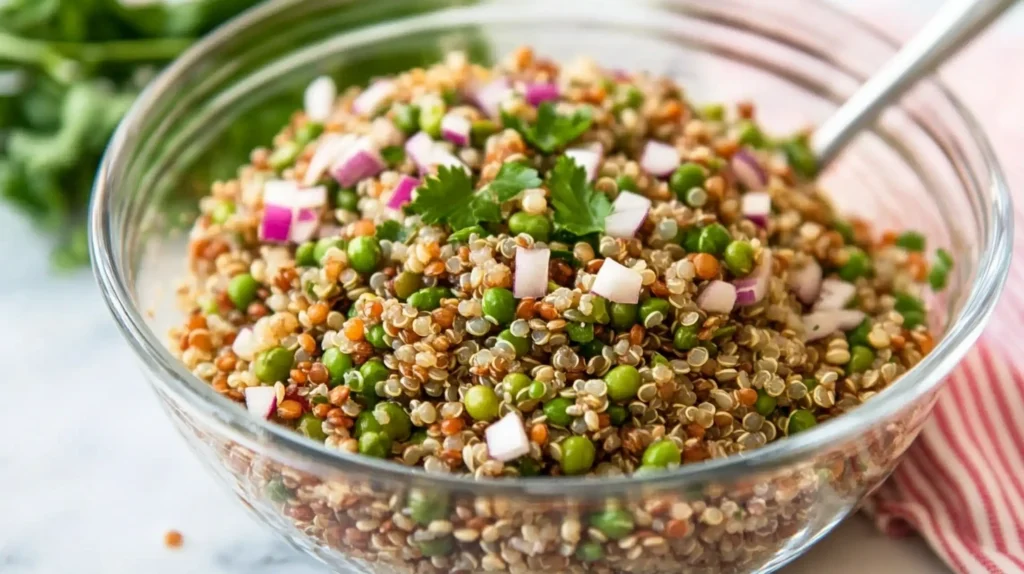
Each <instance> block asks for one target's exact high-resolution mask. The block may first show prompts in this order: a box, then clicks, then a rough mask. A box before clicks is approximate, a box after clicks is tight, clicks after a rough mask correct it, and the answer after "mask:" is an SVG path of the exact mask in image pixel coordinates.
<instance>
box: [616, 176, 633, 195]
mask: <svg viewBox="0 0 1024 574" xmlns="http://www.w3.org/2000/svg"><path fill="white" fill-rule="evenodd" d="M615 187H617V188H619V191H633V192H635V191H636V190H637V189H638V188H637V186H636V180H635V179H633V177H632V176H629V175H626V174H622V175H620V176H619V177H616V178H615Z"/></svg>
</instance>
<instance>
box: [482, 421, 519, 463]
mask: <svg viewBox="0 0 1024 574" xmlns="http://www.w3.org/2000/svg"><path fill="white" fill-rule="evenodd" d="M484 434H485V435H486V437H487V454H489V455H490V456H491V458H493V459H496V460H500V461H504V462H507V461H510V460H514V459H517V458H519V457H521V456H523V455H524V454H528V453H529V452H530V439H529V438H527V436H526V429H525V428H523V419H521V418H519V414H518V413H516V412H514V411H513V412H510V413H508V414H507V415H505V416H503V417H501V420H499V421H498V422H496V423H493V424H491V425H490V426H488V427H487V429H486V430H485V431H484Z"/></svg>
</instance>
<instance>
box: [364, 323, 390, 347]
mask: <svg viewBox="0 0 1024 574" xmlns="http://www.w3.org/2000/svg"><path fill="white" fill-rule="evenodd" d="M366 340H367V342H369V343H370V344H371V345H373V348H374V349H390V348H391V345H389V344H388V340H387V337H386V336H385V334H384V325H381V324H380V323H377V324H376V325H374V326H372V327H370V328H369V329H367V331H366Z"/></svg>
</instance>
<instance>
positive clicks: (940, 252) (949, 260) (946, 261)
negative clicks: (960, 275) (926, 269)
mask: <svg viewBox="0 0 1024 574" xmlns="http://www.w3.org/2000/svg"><path fill="white" fill-rule="evenodd" d="M935 259H936V261H935V264H936V265H942V266H943V267H945V268H946V269H947V270H949V269H952V268H953V255H952V254H951V253H950V252H949V251H946V250H945V249H942V248H939V249H936V250H935Z"/></svg>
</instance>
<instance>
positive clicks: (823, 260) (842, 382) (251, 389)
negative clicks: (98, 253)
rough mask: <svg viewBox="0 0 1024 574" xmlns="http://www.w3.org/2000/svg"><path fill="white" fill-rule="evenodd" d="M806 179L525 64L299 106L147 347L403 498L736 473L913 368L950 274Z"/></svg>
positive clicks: (800, 165)
mask: <svg viewBox="0 0 1024 574" xmlns="http://www.w3.org/2000/svg"><path fill="white" fill-rule="evenodd" d="M814 172H815V165H814V161H813V156H812V154H811V153H810V151H809V150H808V147H807V138H806V136H805V135H796V136H793V137H788V138H782V139H774V138H771V137H769V136H768V135H766V134H764V133H762V131H761V130H760V129H759V128H758V124H757V117H756V112H755V109H754V107H753V106H752V105H750V104H746V103H742V104H739V105H736V106H735V107H731V108H727V107H724V106H721V105H708V106H697V105H695V104H694V103H693V102H691V101H690V100H689V99H688V98H687V94H686V93H685V91H684V89H683V87H681V86H679V85H677V84H675V83H673V82H672V81H670V80H668V79H665V78H660V77H655V76H652V75H648V74H644V73H625V72H622V71H618V70H607V69H602V68H600V67H598V66H597V65H596V64H594V63H593V62H589V61H586V60H583V61H580V62H578V63H575V64H573V65H571V66H566V67H560V66H559V65H557V64H556V63H554V62H552V61H549V60H544V59H541V58H538V57H535V56H534V55H533V54H532V52H531V51H530V50H529V49H525V48H524V49H520V50H518V51H516V52H515V53H514V54H513V55H512V56H511V57H510V58H509V59H508V61H506V62H504V63H503V64H501V65H500V66H497V67H495V68H493V69H489V68H484V67H480V66H476V65H472V64H469V63H468V62H467V61H466V59H465V57H464V56H462V55H461V54H457V53H456V54H451V55H450V56H449V57H448V58H447V59H446V61H445V62H443V63H441V64H438V65H436V66H434V67H431V68H429V69H426V70H423V69H416V70H411V71H408V72H405V73H402V74H399V75H397V76H394V77H391V78H381V79H378V80H376V81H375V82H374V83H372V84H371V86H369V87H368V88H366V89H362V90H361V89H357V88H353V89H350V90H348V91H346V92H344V93H342V94H340V95H337V94H336V92H335V89H334V85H333V84H332V83H331V82H330V80H328V79H326V78H323V79H320V80H317V81H316V82H314V84H312V85H311V86H310V88H309V90H308V91H307V94H306V101H305V109H304V110H302V111H298V112H296V113H295V114H294V116H293V118H292V120H291V122H290V123H289V125H287V126H285V127H284V128H283V129H282V131H281V132H280V133H279V134H278V136H277V137H276V138H275V139H274V141H273V144H272V146H270V147H269V148H260V149H256V150H254V151H253V152H252V154H251V157H250V162H249V163H248V164H247V165H244V166H242V167H241V168H240V170H239V172H238V177H237V179H233V180H230V181H225V182H218V183H216V184H214V185H213V187H212V190H211V193H210V195H209V196H208V197H206V198H204V199H203V200H202V201H201V204H200V207H201V211H202V214H201V215H200V216H199V218H198V219H197V221H196V223H195V226H194V227H193V229H192V233H191V236H190V247H189V270H190V276H189V277H188V279H187V281H186V282H185V283H184V285H183V286H182V287H181V289H180V290H179V295H180V300H181V302H182V303H183V305H184V307H185V309H186V310H187V313H188V317H187V319H186V320H185V322H184V325H183V326H181V327H179V328H176V329H174V330H173V331H172V333H171V335H172V339H171V345H172V347H173V349H174V351H175V352H176V353H177V354H178V355H179V356H180V358H181V360H182V361H183V362H184V363H185V364H186V366H187V367H188V368H189V369H190V370H192V372H193V373H194V374H195V375H196V376H198V377H200V378H202V379H203V380H205V381H207V382H209V383H210V385H212V386H213V388H214V389H215V390H216V391H217V392H219V393H220V394H222V395H224V396H226V397H228V398H230V399H232V400H234V401H237V402H239V403H242V404H246V403H247V406H248V407H249V408H250V410H252V411H253V412H254V413H255V414H256V415H259V416H266V417H267V418H268V419H270V420H272V421H273V422H274V423H276V424H280V425H284V426H287V427H289V428H292V429H294V430H295V431H296V432H300V433H302V434H304V435H306V436H308V437H309V438H310V439H312V440H316V441H320V442H322V443H324V444H325V445H326V446H327V447H329V448H333V449H339V450H345V451H349V452H353V453H361V454H362V455H365V456H373V457H380V458H386V459H389V460H391V461H394V462H395V463H396V464H402V465H407V466H420V467H422V468H423V469H424V470H426V471H427V472H451V473H466V474H472V475H474V476H475V477H478V478H487V477H500V476H535V475H541V476H559V475H587V474H591V475H611V474H620V473H627V474H628V473H634V472H656V471H659V470H664V469H671V468H674V467H676V466H678V465H685V464H697V463H699V462H700V461H703V460H707V459H711V458H721V457H726V456H733V455H742V453H743V452H745V451H748V450H751V449H755V448H758V447H761V446H764V445H765V444H767V443H770V442H773V441H776V440H782V439H784V438H785V437H786V436H788V435H791V434H794V433H798V432H802V431H806V430H807V429H809V428H811V427H814V426H815V425H816V424H820V423H822V422H824V421H826V420H828V419H830V418H832V417H835V416H839V415H841V414H842V413H844V412H846V411H848V410H850V409H852V408H855V407H857V406H858V405H860V404H861V403H862V402H864V401H865V400H867V399H869V398H871V397H873V396H874V395H875V394H877V393H879V392H880V391H882V390H884V389H885V388H886V387H887V386H889V385H890V384H892V383H893V382H894V381H895V380H896V379H897V378H899V377H900V376H901V375H902V374H903V373H905V372H906V371H907V370H908V369H910V368H911V367H913V366H914V365H915V364H916V363H917V362H918V361H920V360H921V357H922V356H923V355H925V354H926V353H928V352H929V351H930V350H931V348H932V346H933V337H932V335H931V334H930V333H929V331H928V324H927V316H926V309H925V305H924V303H923V298H922V297H923V295H922V293H923V292H924V291H925V289H926V288H927V287H928V285H929V283H930V284H931V288H933V289H941V288H942V287H943V286H944V284H945V281H946V275H947V274H948V272H949V270H950V268H951V267H952V261H951V260H950V259H949V257H948V255H947V254H946V253H945V252H944V251H942V250H939V251H938V252H937V254H936V256H935V257H934V258H932V261H931V262H930V263H929V261H928V258H927V257H926V255H925V240H924V238H923V237H921V236H920V235H919V234H917V233H915V232H912V231H910V232H904V233H896V232H891V231H886V232H884V233H877V232H876V231H874V230H872V228H871V226H870V224H869V222H866V221H862V220H857V219H853V218H844V217H843V216H842V215H840V214H837V213H836V212H835V210H834V209H833V207H832V205H831V204H830V202H829V201H828V199H827V197H826V196H825V195H824V194H823V193H822V192H821V191H820V190H819V189H818V188H817V186H816V185H815V182H814V176H815V173H814ZM627 514H628V513H627ZM414 518H415V517H414ZM417 520H418V519H417ZM428 522H429V521H428ZM614 526H615V525H614V524H613V525H611V526H609V528H613V527H614ZM597 528H598V529H599V530H600V526H597ZM591 530H593V529H591ZM457 536H458V532H456V537H457ZM467 536H469V535H468V534H467ZM576 538H577V539H578V538H579V536H577V537H576ZM439 540H444V541H445V542H444V545H445V546H444V547H443V548H442V547H440V546H439V545H440V544H441V543H434V541H432V540H428V541H427V542H428V543H430V544H426V545H421V548H420V550H421V552H422V553H423V555H424V556H428V557H429V556H431V555H432V554H431V553H432V552H433V553H438V554H444V553H446V552H448V551H450V548H449V547H450V546H451V544H452V541H451V539H450V538H442V539H439ZM460 540H461V539H460ZM431 544H433V546H438V547H437V548H434V547H433V546H432V545H431ZM576 552H577V556H578V557H579V558H580V560H583V561H589V560H591V559H594V560H596V559H598V558H599V556H598V554H600V553H601V552H603V550H602V546H601V544H600V541H597V542H594V541H593V540H592V541H591V542H586V543H580V545H579V546H578V548H577V550H576ZM435 555H436V554H435ZM591 555H593V556H591Z"/></svg>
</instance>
